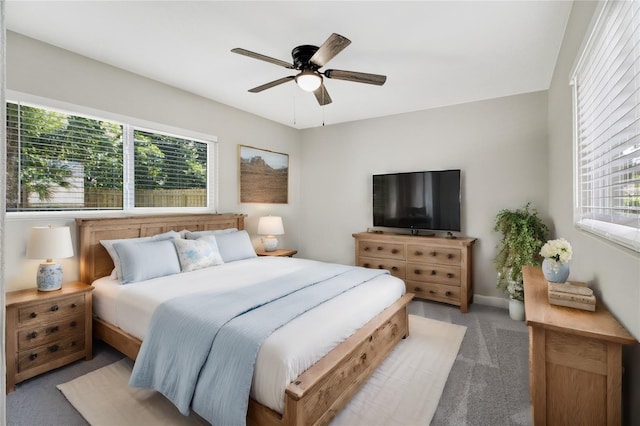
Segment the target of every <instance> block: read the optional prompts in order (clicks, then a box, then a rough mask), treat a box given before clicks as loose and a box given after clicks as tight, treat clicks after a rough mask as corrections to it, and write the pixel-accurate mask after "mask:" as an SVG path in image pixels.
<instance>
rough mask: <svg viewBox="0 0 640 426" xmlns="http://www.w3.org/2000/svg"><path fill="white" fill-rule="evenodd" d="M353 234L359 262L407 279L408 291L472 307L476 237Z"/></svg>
mask: <svg viewBox="0 0 640 426" xmlns="http://www.w3.org/2000/svg"><path fill="white" fill-rule="evenodd" d="M412 231H413V230H412ZM353 237H354V238H355V240H356V247H355V249H356V252H355V255H356V256H355V257H356V259H355V260H356V265H358V266H364V267H365V268H374V269H387V270H388V271H389V272H390V273H391V275H393V276H395V277H398V278H400V279H402V280H403V281H404V283H405V286H406V289H407V293H414V294H415V296H416V297H419V298H421V299H428V300H435V301H438V302H444V303H449V304H451V305H456V306H460V311H462V312H467V311H468V309H469V304H470V303H471V302H472V301H473V274H472V268H473V262H472V260H471V254H472V247H473V244H474V243H475V241H476V239H475V238H468V237H458V238H456V239H452V238H446V237H437V236H432V237H427V238H425V237H423V236H422V235H415V234H414V235H407V234H404V235H398V234H385V233H382V234H377V233H372V232H361V233H358V234H353Z"/></svg>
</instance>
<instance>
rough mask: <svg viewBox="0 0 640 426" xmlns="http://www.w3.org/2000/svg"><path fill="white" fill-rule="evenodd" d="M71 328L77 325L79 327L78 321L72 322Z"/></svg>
mask: <svg viewBox="0 0 640 426" xmlns="http://www.w3.org/2000/svg"><path fill="white" fill-rule="evenodd" d="M69 325H70V326H71V327H75V326H76V325H78V323H77V322H76V321H71V324H69Z"/></svg>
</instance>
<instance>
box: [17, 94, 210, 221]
mask: <svg viewBox="0 0 640 426" xmlns="http://www.w3.org/2000/svg"><path fill="white" fill-rule="evenodd" d="M211 145H212V144H211V143H209V142H205V141H203V140H196V139H192V138H186V137H181V136H175V135H171V134H168V133H163V132H159V131H155V130H149V129H146V128H144V129H143V128H141V127H137V126H135V125H133V124H130V123H120V122H115V121H109V120H102V119H97V118H92V117H87V116H83V115H80V114H75V113H66V112H62V111H57V110H53V109H49V108H42V107H39V106H32V105H26V104H23V103H14V102H8V103H7V179H6V185H7V196H6V197H7V198H6V200H7V211H8V212H25V211H63V210H129V209H133V208H206V207H208V206H209V204H210V203H209V202H208V200H209V198H210V197H209V196H210V191H209V187H210V186H211V182H210V181H211V179H209V176H210V171H211V167H209V161H210V158H212V155H213V153H212V152H210V150H211V149H212V146H211Z"/></svg>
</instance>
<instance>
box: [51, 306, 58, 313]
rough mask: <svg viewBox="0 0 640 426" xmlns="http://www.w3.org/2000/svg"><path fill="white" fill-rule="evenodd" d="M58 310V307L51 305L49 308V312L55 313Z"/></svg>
mask: <svg viewBox="0 0 640 426" xmlns="http://www.w3.org/2000/svg"><path fill="white" fill-rule="evenodd" d="M58 309H60V308H58V305H53V306H52V307H51V312H55V311H57V310H58Z"/></svg>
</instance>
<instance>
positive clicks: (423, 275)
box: [407, 263, 460, 286]
mask: <svg viewBox="0 0 640 426" xmlns="http://www.w3.org/2000/svg"><path fill="white" fill-rule="evenodd" d="M407 279H408V280H416V281H425V282H431V283H438V284H447V285H451V286H460V268H459V267H455V266H442V265H425V264H419V263H407Z"/></svg>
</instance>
